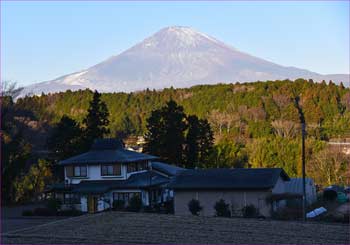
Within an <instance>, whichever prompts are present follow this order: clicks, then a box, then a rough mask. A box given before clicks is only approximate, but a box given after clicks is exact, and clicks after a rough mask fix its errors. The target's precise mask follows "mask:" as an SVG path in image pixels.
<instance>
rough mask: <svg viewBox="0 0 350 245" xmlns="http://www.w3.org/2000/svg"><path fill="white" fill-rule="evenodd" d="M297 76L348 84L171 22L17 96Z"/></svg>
mask: <svg viewBox="0 0 350 245" xmlns="http://www.w3.org/2000/svg"><path fill="white" fill-rule="evenodd" d="M296 78H305V79H309V78H312V79H315V80H316V81H319V80H322V79H325V80H330V79H333V81H335V82H340V81H343V82H345V83H348V82H349V81H348V80H349V76H348V75H346V74H344V75H341V74H340V75H339V74H338V75H336V76H331V75H327V76H326V75H325V76H324V75H321V74H318V73H314V72H311V71H307V70H303V69H298V68H294V67H285V66H281V65H278V64H274V63H272V62H269V61H266V60H264V59H261V58H257V57H254V56H252V55H249V54H246V53H244V52H241V51H239V50H237V49H235V48H233V47H232V46H230V45H227V44H225V43H223V42H221V41H219V40H217V39H215V38H213V37H211V36H209V35H207V34H204V33H201V32H199V31H196V30H195V29H193V28H191V27H183V26H171V27H166V28H163V29H161V30H160V31H158V32H156V33H155V34H154V35H152V36H150V37H148V38H146V39H145V40H143V41H142V42H140V43H138V44H136V45H135V46H133V47H131V48H130V49H128V50H126V51H124V52H122V53H121V54H119V55H117V56H112V57H110V58H108V59H107V60H105V61H103V62H101V63H99V64H97V65H95V66H92V67H90V68H88V69H85V70H82V71H80V72H76V73H73V74H69V75H66V76H62V77H59V78H56V79H54V80H52V81H48V82H42V83H38V84H33V85H31V86H28V87H26V88H25V89H24V90H23V91H22V94H21V96H24V95H26V94H41V93H42V92H44V93H48V92H58V91H64V90H66V89H71V90H77V89H84V88H90V89H92V90H95V89H96V90H98V91H101V92H118V91H123V92H131V91H138V90H143V89H146V88H150V89H162V88H165V87H170V86H173V87H189V86H193V85H197V84H215V83H218V82H226V83H230V82H237V81H238V82H252V81H257V80H260V81H263V80H276V79H296Z"/></svg>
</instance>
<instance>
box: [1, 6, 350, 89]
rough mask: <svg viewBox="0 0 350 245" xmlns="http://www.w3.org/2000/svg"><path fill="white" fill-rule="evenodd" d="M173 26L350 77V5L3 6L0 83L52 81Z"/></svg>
mask: <svg viewBox="0 0 350 245" xmlns="http://www.w3.org/2000/svg"><path fill="white" fill-rule="evenodd" d="M172 25H183V26H191V27H193V28H194V29H196V30H198V31H201V32H204V33H207V34H209V35H211V36H213V37H215V38H217V39H219V40H221V41H223V42H225V43H227V44H230V45H232V46H234V47H235V48H237V49H239V50H241V51H244V52H247V53H250V54H252V55H255V56H258V57H261V58H264V59H267V60H270V61H273V62H275V63H278V64H281V65H285V66H296V67H299V68H305V69H309V70H312V71H315V72H319V73H323V74H329V73H349V52H350V51H349V2H348V1H339V2H334V1H329V2H325V1H322V2H274V1H272V2H256V1H252V2H214V1H213V2H110V1H109V2H97V1H96V2H67V1H63V2H48V1H47V2H42V1H38V2H23V1H18V2H10V1H8V2H4V1H1V79H2V80H12V81H16V82H18V83H19V84H20V85H27V84H30V83H34V82H41V81H45V80H51V79H54V78H56V77H58V76H61V75H65V74H68V73H71V72H76V71H79V70H82V69H85V68H88V67H89V66H92V65H95V64H96V63H99V62H101V61H103V60H104V59H106V58H108V57H110V56H112V55H117V54H118V53H120V52H122V51H123V50H125V49H127V48H129V47H131V46H132V45H134V44H136V43H137V42H140V41H142V40H143V39H144V38H146V37H147V36H150V35H152V34H153V33H154V32H156V31H158V30H159V29H161V28H163V27H166V26H172Z"/></svg>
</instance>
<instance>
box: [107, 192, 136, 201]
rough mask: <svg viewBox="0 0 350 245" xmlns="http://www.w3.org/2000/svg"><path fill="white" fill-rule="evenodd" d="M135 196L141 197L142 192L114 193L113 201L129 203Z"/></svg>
mask: <svg viewBox="0 0 350 245" xmlns="http://www.w3.org/2000/svg"><path fill="white" fill-rule="evenodd" d="M133 196H138V197H141V195H140V192H113V200H123V201H124V202H126V203H127V202H128V201H129V200H130V199H131V198H132V197H133Z"/></svg>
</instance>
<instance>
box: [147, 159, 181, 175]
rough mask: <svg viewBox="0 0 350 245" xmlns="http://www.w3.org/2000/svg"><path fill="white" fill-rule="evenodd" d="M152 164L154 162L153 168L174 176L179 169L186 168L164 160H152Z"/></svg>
mask: <svg viewBox="0 0 350 245" xmlns="http://www.w3.org/2000/svg"><path fill="white" fill-rule="evenodd" d="M151 164H152V169H154V170H156V171H159V172H162V173H164V174H166V175H169V176H174V175H176V173H178V172H179V171H183V170H185V169H184V168H180V167H177V166H174V165H170V164H166V163H162V162H152V163H151Z"/></svg>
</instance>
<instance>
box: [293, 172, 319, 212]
mask: <svg viewBox="0 0 350 245" xmlns="http://www.w3.org/2000/svg"><path fill="white" fill-rule="evenodd" d="M305 187H306V188H305V190H306V202H307V204H309V205H310V204H312V203H314V202H315V201H316V200H317V194H316V186H315V183H314V181H313V180H312V179H311V178H305ZM286 192H288V193H295V194H301V195H303V178H291V179H290V181H288V182H286Z"/></svg>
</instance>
